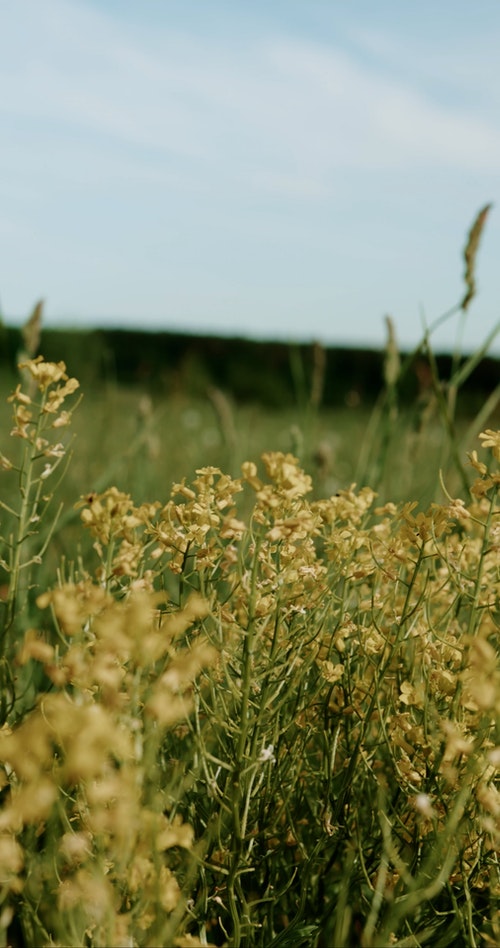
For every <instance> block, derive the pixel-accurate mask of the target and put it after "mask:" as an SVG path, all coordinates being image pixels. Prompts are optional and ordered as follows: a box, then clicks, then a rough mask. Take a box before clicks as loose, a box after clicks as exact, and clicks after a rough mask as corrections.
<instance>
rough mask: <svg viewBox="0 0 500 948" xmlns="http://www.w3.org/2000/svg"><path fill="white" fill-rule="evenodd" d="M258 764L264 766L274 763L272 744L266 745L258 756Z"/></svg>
mask: <svg viewBox="0 0 500 948" xmlns="http://www.w3.org/2000/svg"><path fill="white" fill-rule="evenodd" d="M257 759H258V761H259V764H265V763H268V762H271V763H273V764H274V763H275V761H276V757H275V756H274V744H268V746H267V747H263V748H262V750H261V752H260V754H259V756H258V758H257Z"/></svg>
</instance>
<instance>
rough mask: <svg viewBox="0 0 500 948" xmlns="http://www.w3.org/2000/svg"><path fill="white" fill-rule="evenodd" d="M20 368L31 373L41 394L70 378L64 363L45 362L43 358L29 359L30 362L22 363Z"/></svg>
mask: <svg viewBox="0 0 500 948" xmlns="http://www.w3.org/2000/svg"><path fill="white" fill-rule="evenodd" d="M19 368H20V369H26V370H27V371H28V372H29V374H30V375H31V377H32V379H34V380H35V382H36V383H37V385H38V388H39V389H40V391H41V392H44V391H45V389H46V388H48V386H49V385H53V384H54V382H60V381H61V380H66V379H67V377H68V376H67V375H66V366H65V364H64V362H58V363H57V364H56V363H55V362H45V361H44V359H43V356H38V357H37V358H36V359H29V360H28V362H21V363H20V364H19Z"/></svg>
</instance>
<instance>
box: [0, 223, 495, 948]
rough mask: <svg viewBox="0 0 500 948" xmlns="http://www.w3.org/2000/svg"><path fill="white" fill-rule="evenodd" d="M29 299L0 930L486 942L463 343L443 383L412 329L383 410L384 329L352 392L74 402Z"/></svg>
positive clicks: (3, 711) (1, 554)
mask: <svg viewBox="0 0 500 948" xmlns="http://www.w3.org/2000/svg"><path fill="white" fill-rule="evenodd" d="M474 235H475V232H474V228H473V230H472V231H471V238H470V242H469V247H468V249H469V258H470V247H471V244H473V241H474V239H476V244H477V233H476V235H475V236H474ZM466 282H467V293H466V296H465V297H464V300H463V301H462V303H461V309H462V312H463V315H464V317H465V315H466V311H467V308H468V304H469V302H470V299H471V295H470V293H469V290H470V289H471V287H472V288H473V271H472V270H471V267H470V259H469V271H468V273H467V272H466ZM35 315H36V314H35ZM39 315H40V314H38V317H37V318H34V319H33V320H32V321H31V322H30V324H29V326H28V327H27V329H26V333H25V343H26V354H25V356H24V357H23V359H22V360H21V363H22V364H21V367H20V369H19V373H16V374H14V375H12V377H10V378H9V377H7V376H4V377H3V379H2V386H3V387H4V389H5V391H4V392H3V393H2V394H3V397H4V398H7V399H8V401H7V402H6V401H3V402H2V404H3V405H4V406H5V408H4V409H2V415H1V418H2V432H1V434H0V476H1V478H2V493H1V497H0V570H1V573H0V632H1V639H0V642H1V646H0V715H1V722H0V725H1V729H0V795H1V800H2V808H1V811H0V944H3V945H12V946H13V948H14V946H19V948H21V946H22V948H24V946H30V948H32V946H38V945H40V946H61V948H62V946H68V945H71V946H82V948H84V946H85V948H103V946H109V948H113V946H124V948H125V946H131V948H134V946H151V948H153V946H159V945H161V946H165V948H170V946H177V948H183V946H184V948H190V946H192V948H194V946H201V945H219V946H228V948H229V946H231V948H240V946H241V948H296V946H304V948H330V946H332V945H334V946H351V945H353V946H355V945H362V946H364V948H372V946H373V948H375V946H379V948H385V946H387V945H394V946H400V948H403V946H419V945H432V946H433V948H435V946H443V948H444V946H447V945H453V946H455V945H461V946H479V945H484V946H493V945H498V944H500V923H499V918H500V913H499V907H500V867H499V852H500V792H499V779H498V778H499V771H500V669H499V666H498V649H499V644H500V643H499V609H498V598H499V585H500V533H499V523H498V518H499V515H500V505H499V500H498V493H499V488H500V432H499V431H498V430H497V427H496V425H497V424H498V418H497V420H496V421H495V419H496V411H497V402H498V398H499V392H498V391H497V390H495V391H494V392H492V393H491V396H490V397H489V398H488V399H487V400H486V401H485V402H484V403H483V404H481V405H480V406H474V410H472V407H470V406H469V410H467V405H466V406H465V408H464V405H463V403H461V401H460V391H461V386H462V385H463V382H464V381H465V379H466V378H467V377H468V375H469V374H470V372H471V371H472V369H473V367H474V365H476V364H477V360H478V356H471V357H467V358H462V357H460V358H457V359H456V360H455V361H454V363H453V366H452V369H453V371H452V374H451V376H450V377H449V378H448V379H446V380H443V379H442V378H440V377H439V375H438V373H437V370H436V361H435V359H434V357H433V353H432V350H431V348H430V345H429V344H428V341H427V343H426V346H425V348H424V354H425V357H426V360H427V361H426V364H427V366H428V373H427V377H426V385H425V386H424V388H423V391H422V393H421V397H420V399H419V400H418V401H416V402H415V404H412V405H410V406H408V405H407V406H402V405H401V404H400V402H399V398H398V392H399V383H400V380H401V378H402V377H403V374H404V371H405V363H404V360H402V359H401V358H400V356H399V354H398V353H397V352H396V351H395V347H394V340H393V337H392V336H391V334H390V333H389V341H388V346H387V351H386V354H385V361H384V379H383V385H382V389H381V394H380V397H379V399H378V401H377V403H376V404H373V405H367V404H359V403H357V401H356V399H355V398H351V399H350V400H348V402H347V403H343V404H339V406H338V407H337V408H336V409H328V410H326V409H322V407H321V398H320V396H319V394H318V392H319V390H320V386H319V385H318V378H316V384H315V385H314V384H313V385H312V387H311V389H310V393H309V395H308V396H307V397H305V398H304V397H303V398H301V399H300V400H298V401H297V404H295V405H291V406H290V407H289V408H287V409H280V410H274V411H273V410H270V409H263V408H262V407H261V406H259V405H258V404H254V405H249V404H244V405H242V404H238V403H236V402H234V401H233V400H232V399H231V397H230V396H229V395H228V393H227V392H224V391H222V390H219V389H214V388H212V389H210V391H209V392H208V393H207V396H206V397H205V398H196V397H193V396H192V395H190V394H188V393H187V392H182V391H179V392H177V393H176V394H175V395H172V396H171V397H169V398H164V397H161V396H158V395H155V394H154V393H151V392H149V391H147V390H145V389H144V390H140V389H138V388H137V387H135V388H127V387H120V386H116V385H108V386H106V387H97V386H93V387H92V388H91V389H90V390H88V391H84V392H83V398H82V399H81V401H80V395H81V390H80V386H79V384H78V381H77V379H76V378H74V374H75V372H74V370H73V368H72V367H71V366H68V367H67V368H66V366H65V365H64V364H63V363H61V362H58V361H56V362H51V361H45V360H44V359H43V358H42V357H37V356H36V352H37V349H38V343H39V340H38V330H39V325H38V323H39ZM389 328H390V327H389ZM313 382H314V379H313Z"/></svg>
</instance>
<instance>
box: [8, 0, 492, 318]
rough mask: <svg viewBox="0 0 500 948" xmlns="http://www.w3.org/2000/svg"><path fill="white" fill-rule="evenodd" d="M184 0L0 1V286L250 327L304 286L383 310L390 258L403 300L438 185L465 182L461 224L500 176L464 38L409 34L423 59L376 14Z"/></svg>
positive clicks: (451, 190)
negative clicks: (455, 46)
mask: <svg viewBox="0 0 500 948" xmlns="http://www.w3.org/2000/svg"><path fill="white" fill-rule="evenodd" d="M190 2H192V3H193V7H196V6H197V4H196V2H195V0H172V2H171V3H170V2H169V4H135V3H133V2H131V3H128V2H124V3H123V5H122V4H121V3H114V4H109V5H108V4H102V3H99V2H98V0H96V2H94V3H90V2H89V0H44V2H43V3H41V2H40V0H16V2H15V3H11V4H0V33H1V35H2V58H1V59H0V86H1V88H2V90H4V95H3V96H2V97H1V98H0V123H1V125H2V149H0V195H1V198H2V203H3V217H2V225H1V227H0V237H1V238H2V246H1V247H0V254H1V255H2V259H3V261H4V273H2V274H0V280H1V281H2V294H3V295H4V296H5V293H9V292H11V294H12V298H13V299H21V298H22V306H23V307H24V306H25V303H24V300H25V298H26V297H27V298H28V300H29V298H30V295H31V294H32V293H33V294H36V295H38V294H39V293H40V292H47V293H48V295H49V296H50V299H51V300H52V301H54V307H55V308H56V309H57V310H58V311H59V312H64V311H65V310H66V311H67V305H68V300H73V299H74V292H75V287H76V288H77V291H78V293H81V299H80V302H79V306H80V307H81V310H82V311H85V310H86V309H87V310H88V311H89V312H90V311H93V312H96V311H99V310H100V311H101V312H104V311H106V312H108V313H111V312H114V313H122V314H125V315H126V314H133V313H138V312H140V311H141V307H142V306H144V307H146V308H148V311H149V312H150V313H152V314H159V313H161V312H165V311H175V312H179V313H184V314H188V315H189V316H190V318H191V317H192V319H194V318H195V316H196V317H197V318H198V315H199V314H202V313H205V316H206V318H207V319H209V320H212V323H213V324H215V321H216V319H218V320H219V325H220V324H221V321H223V320H225V321H227V323H228V324H230V322H231V320H232V319H234V318H236V313H237V312H241V313H245V314H246V317H245V318H247V319H249V318H250V317H249V314H250V313H251V312H254V313H255V312H257V311H258V312H259V317H258V319H259V320H260V322H259V323H258V327H259V331H265V330H267V331H268V332H270V331H271V328H270V327H271V326H272V325H277V323H270V319H269V313H270V312H272V314H273V319H275V320H278V319H279V318H281V319H282V320H283V322H285V323H286V322H287V320H288V318H289V314H291V316H292V317H293V318H294V319H295V318H297V319H298V318H299V315H298V314H299V312H300V311H304V309H306V308H307V307H308V305H309V304H308V301H309V300H310V302H311V306H312V307H315V308H316V310H317V311H318V312H319V311H323V312H324V313H331V312H332V311H333V310H335V311H340V310H341V309H342V307H344V306H347V305H348V301H349V300H350V301H351V303H350V304H349V305H352V307H353V308H356V311H357V312H359V311H361V309H362V308H363V306H364V308H365V309H366V310H368V309H369V308H375V309H376V310H377V311H378V307H379V306H380V307H382V306H385V305H386V302H389V305H390V300H389V301H386V298H385V296H384V298H383V299H382V296H383V293H384V281H385V278H386V277H385V274H388V275H389V278H390V279H391V280H392V279H394V278H395V276H394V271H395V269H396V268H398V271H399V272H400V275H401V274H402V273H403V271H404V277H403V276H401V282H402V281H403V279H404V281H405V285H404V287H401V285H400V290H399V293H400V295H399V297H398V300H400V299H401V300H404V299H405V298H406V295H405V294H407V293H408V292H412V293H416V292H417V290H413V287H414V286H418V287H420V281H421V279H422V272H424V271H425V278H426V279H427V275H428V274H433V273H435V271H436V269H437V267H434V270H433V269H432V266H430V265H429V261H428V260H427V258H426V257H425V254H432V249H429V248H430V247H431V244H430V243H429V242H428V240H427V237H426V238H425V241H424V238H423V237H421V236H420V234H421V233H423V232H424V231H425V233H427V232H428V228H429V226H431V224H432V215H433V214H434V210H433V208H434V206H435V203H436V202H435V197H436V194H438V196H439V201H440V202H442V204H443V205H445V204H446V203H447V205H448V209H451V210H450V213H451V214H452V216H453V214H454V213H455V204H456V193H457V188H458V186H459V185H458V184H457V182H460V186H461V185H462V183H463V182H466V183H468V187H469V192H468V194H467V195H466V197H465V198H464V199H463V200H464V201H465V200H467V201H470V205H467V208H466V213H464V212H462V210H460V215H459V220H460V222H462V220H465V221H467V219H468V216H469V215H470V216H472V213H473V212H474V211H475V210H476V209H477V206H479V203H480V202H484V201H486V200H490V199H493V200H494V199H495V197H496V195H495V193H492V191H494V188H492V184H495V182H496V183H497V184H498V183H499V182H500V178H499V170H498V169H499V168H500V124H499V122H498V111H497V102H496V98H495V96H496V95H497V93H495V92H494V90H493V91H492V92H491V94H490V93H489V92H484V91H483V93H482V94H480V93H479V92H478V91H477V89H478V88H479V86H480V83H479V81H478V80H477V76H476V86H474V82H473V81H472V77H473V71H474V64H475V65H476V68H479V66H480V59H479V58H478V57H480V45H479V41H478V40H477V39H476V40H475V45H474V46H471V47H470V49H469V59H467V58H464V54H463V49H462V48H461V50H460V53H461V56H460V57H459V58H460V61H458V60H457V59H456V58H453V54H452V53H451V52H450V51H449V50H448V51H441V50H440V49H439V43H438V42H436V43H433V42H431V41H430V40H429V42H427V43H426V45H425V59H422V46H421V41H420V40H419V41H417V40H415V41H414V40H413V38H412V37H411V36H409V35H408V34H406V35H405V36H404V39H405V43H404V44H403V42H402V34H401V33H400V32H398V31H395V30H392V28H391V29H389V28H387V27H386V25H385V26H384V29H383V31H381V30H380V29H379V28H377V29H378V32H377V29H376V28H375V26H374V24H376V22H377V21H378V17H372V18H371V19H370V17H369V16H368V17H367V18H366V23H365V24H364V25H363V28H360V27H359V26H358V25H357V23H356V18H355V17H354V15H353V17H352V19H351V20H349V17H348V12H346V11H348V9H349V7H347V5H342V6H343V17H342V18H341V19H342V24H341V26H338V27H336V28H335V29H332V22H333V20H334V19H335V17H334V15H333V14H332V12H331V9H332V7H333V6H334V5H333V4H332V5H330V4H322V3H320V4H314V9H315V15H316V14H318V15H317V17H316V20H315V22H316V24H318V23H320V20H321V16H320V15H319V14H320V13H321V15H322V16H323V19H324V20H325V22H326V20H327V19H328V17H329V22H330V28H329V29H324V30H321V29H319V28H317V29H310V30H301V29H297V28H296V24H295V21H294V18H293V17H290V18H288V16H287V15H284V14H283V11H286V9H287V5H286V3H281V4H278V6H279V9H280V11H281V12H280V15H279V16H278V15H274V16H273V15H272V11H273V10H274V9H275V8H274V5H270V4H268V3H267V2H266V0H255V2H254V3H253V4H252V6H251V15H252V18H253V20H252V23H253V26H254V28H252V29H251V30H248V31H247V30H245V29H243V28H242V26H241V23H239V21H238V16H239V15H242V14H241V11H242V9H243V8H244V9H245V11H246V16H249V14H248V9H249V5H243V4H242V5H241V6H240V5H236V4H235V5H231V16H230V17H228V18H227V21H226V19H225V18H224V17H223V16H222V15H221V16H220V18H219V20H218V23H219V26H220V24H221V23H222V22H223V21H224V29H220V28H218V27H217V26H214V25H213V23H212V21H211V19H210V17H205V19H204V20H203V26H202V27H201V26H199V24H198V23H197V20H196V18H193V24H190V22H189V17H188V16H186V15H184V16H176V11H177V12H178V11H179V10H181V9H182V10H185V9H186V5H189V4H190ZM311 2H312V0H311ZM394 3H397V0H394ZM213 4H214V7H216V8H217V9H219V12H220V10H221V9H222V8H221V7H220V6H219V2H218V0H213ZM339 6H340V5H339ZM365 6H366V5H365ZM383 6H387V4H383ZM398 6H399V5H398ZM430 6H432V4H430V5H429V7H430ZM167 7H168V11H169V12H168V15H167V14H166V13H165V10H166V8H167ZM307 9H308V10H309V9H310V7H307ZM405 9H406V8H405ZM325 10H326V11H327V13H325ZM130 11H132V14H133V15H132V14H131V13H130ZM318 11H319V12H318ZM282 14H283V15H282ZM302 16H305V14H304V13H302ZM499 20H500V18H499ZM335 22H336V21H335ZM398 29H399V28H398ZM419 43H420V46H419ZM493 45H494V44H490V46H489V47H488V50H489V52H488V57H489V58H487V61H488V63H489V69H490V73H491V75H490V79H489V81H488V84H489V85H492V86H495V84H496V85H497V86H498V87H499V88H500V66H498V65H497V64H496V59H495V58H492V53H491V50H492V49H493ZM440 54H442V55H443V57H445V58H446V57H448V60H449V62H448V67H447V68H446V69H444V67H443V70H441V71H440V60H439V56H440ZM471 57H473V58H471ZM464 63H465V65H464ZM462 67H463V68H462ZM436 77H440V81H437V79H436ZM468 77H469V78H470V80H471V81H470V83H469V86H470V90H476V91H475V92H474V93H473V91H471V92H470V94H469V93H467V94H466V93H465V92H464V89H465V88H466V87H467V88H468ZM474 94H475V96H476V99H474ZM479 102H480V107H479V105H478V106H477V107H476V106H475V103H479ZM471 182H472V184H471ZM484 182H486V183H484ZM443 184H444V185H446V187H447V188H448V190H447V194H446V195H444V196H443V195H442V193H441V191H442V188H443ZM485 187H487V188H488V192H487V193H484V190H483V189H484V188H485ZM419 189H420V190H419ZM476 194H477V195H478V196H477V197H476ZM476 201H477V202H478V203H477V205H476V203H475V202H476ZM420 206H422V207H425V208H426V210H425V211H422V212H421V213H422V215H423V216H422V219H420V216H419V215H420ZM441 214H442V212H441V211H440V212H439V215H441ZM425 215H426V219H425V220H424V219H423V217H425ZM410 217H411V220H410ZM7 222H10V225H9V226H7ZM453 226H454V227H455V226H456V220H454V222H453ZM464 226H465V225H464ZM493 226H494V224H492V227H493ZM419 228H421V230H420V231H419ZM396 229H397V234H398V237H397V238H395V236H394V235H395V233H396ZM2 235H3V236H2ZM454 240H455V236H454ZM424 244H425V253H422V254H421V252H420V251H421V248H422V247H424ZM453 246H455V244H454V245H453ZM416 248H417V249H418V253H416ZM412 255H413V259H416V260H417V263H416V264H415V265H414V270H413V271H412V270H411V266H410V263H409V262H408V261H410V260H411V259H412ZM25 260H29V267H26V266H25V265H24V261H25ZM426 260H427V265H426V263H425V261H426ZM433 260H435V254H434V257H433V258H432V259H431V264H432V262H433ZM6 261H10V262H9V263H8V264H6ZM16 261H17V262H16ZM453 265H455V264H453ZM361 267H362V268H363V273H364V283H363V285H362V284H361V283H360V281H359V271H360V268H361ZM370 268H371V269H370ZM415 268H416V269H415ZM28 270H29V273H28ZM193 273H196V280H194V279H193V277H192V274H193ZM256 273H258V279H256V276H255V275H256ZM82 274H83V275H84V276H83V277H82ZM411 279H413V284H411V287H412V289H411V291H410V290H409V289H408V287H409V286H410V280H411ZM429 279H431V277H429ZM433 279H434V277H433ZM30 281H31V282H30ZM195 283H196V285H195ZM333 283H335V286H334V287H333V288H331V287H332V284H333ZM4 285H5V286H6V288H7V289H6V291H5V290H4V288H3V287H4ZM228 286H230V287H232V289H229V290H228ZM9 287H10V288H11V289H10V290H9ZM32 287H35V289H34V290H32ZM45 287H46V288H47V289H45ZM418 291H419V290H418ZM423 292H424V293H425V292H426V287H425V286H424V287H423ZM370 293H371V297H370V299H369V301H368V298H369V295H370ZM21 294H22V297H21ZM363 300H365V301H366V302H365V303H363ZM378 300H380V301H381V302H380V303H379V302H377V301H378ZM99 301H100V302H99ZM412 305H414V306H415V307H416V301H415V296H414V295H413V296H412ZM12 309H17V310H18V311H19V310H20V309H21V306H20V305H18V304H15V303H14V304H13V306H12ZM279 313H281V317H279ZM254 318H255V325H257V317H254ZM329 318H330V317H329ZM200 319H201V316H200ZM198 322H199V319H198Z"/></svg>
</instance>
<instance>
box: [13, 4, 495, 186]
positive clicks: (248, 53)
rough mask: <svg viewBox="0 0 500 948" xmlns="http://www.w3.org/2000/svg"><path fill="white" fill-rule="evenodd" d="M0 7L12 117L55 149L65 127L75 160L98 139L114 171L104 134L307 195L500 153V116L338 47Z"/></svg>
mask: <svg viewBox="0 0 500 948" xmlns="http://www.w3.org/2000/svg"><path fill="white" fill-rule="evenodd" d="M20 7H24V8H26V11H27V13H28V11H29V16H28V15H27V16H26V18H25V20H24V22H25V34H24V35H25V48H26V51H27V58H26V60H25V61H19V59H18V58H17V57H16V55H15V53H14V48H15V43H14V44H13V46H12V44H10V43H9V42H8V31H9V28H10V29H11V30H14V31H15V28H16V27H17V26H18V21H19V19H20V17H19V8H20ZM16 10H17V19H16V15H15V11H16ZM1 16H2V18H3V19H4V21H5V20H7V23H6V24H5V22H4V30H3V32H4V37H5V35H6V34H5V26H7V44H6V46H7V56H4V57H3V62H2V65H1V66H0V69H1V71H2V73H3V79H2V84H3V87H4V88H8V89H9V95H8V97H7V98H6V99H4V101H3V103H2V105H1V111H2V112H3V114H4V117H8V115H9V113H10V115H11V116H15V118H16V122H20V121H21V122H22V121H23V120H25V121H26V122H29V121H35V122H37V123H38V130H37V135H38V136H39V138H40V141H41V142H42V143H43V141H44V139H45V140H48V141H50V139H51V137H52V138H53V140H54V141H55V142H56V143H57V147H58V148H59V147H60V145H61V141H60V139H61V135H64V137H65V139H66V147H63V148H62V153H61V154H64V163H66V161H67V158H68V151H69V152H70V153H71V152H72V153H73V163H74V162H75V161H76V160H77V156H78V154H79V150H80V148H81V147H82V138H83V144H84V147H83V153H84V154H85V153H87V156H88V152H89V150H90V149H91V148H92V143H91V139H92V136H93V137H94V145H93V147H94V148H95V149H96V150H98V149H101V148H104V153H103V156H102V160H103V173H104V175H105V176H106V177H107V175H106V145H107V144H109V145H114V146H116V147H119V146H120V145H122V146H127V147H128V148H135V149H137V150H140V151H141V152H142V155H141V160H143V161H144V160H146V162H147V163H148V164H151V165H154V163H155V158H156V159H165V158H171V159H173V160H177V161H182V160H184V161H186V163H187V164H186V167H185V168H184V170H183V177H186V180H188V179H189V178H193V177H194V178H197V177H198V178H199V176H200V175H203V173H207V174H208V177H209V181H210V183H211V182H212V180H213V179H212V178H211V176H213V175H216V176H220V178H224V179H225V180H226V181H228V182H230V181H231V180H240V181H241V180H242V179H244V180H247V181H248V182H249V183H251V184H252V186H253V187H255V188H256V189H259V188H260V189H263V190H264V191H266V190H270V191H276V193H277V194H279V193H287V194H291V193H293V192H295V193H296V194H297V195H300V194H301V193H304V192H305V193H307V194H309V195H310V196H311V197H313V196H314V194H317V196H318V197H322V196H323V195H324V194H325V192H329V191H330V190H331V188H332V187H333V185H334V178H335V174H336V172H338V171H339V170H342V171H343V170H345V169H348V170H350V171H352V170H356V169H365V168H369V169H370V170H371V171H373V170H374V169H376V168H380V169H394V168H401V167H405V168H406V169H408V168H411V167H425V166H431V165H432V166H436V164H437V165H440V166H442V167H449V168H451V169H461V170H467V171H476V172H481V171H485V170H494V169H496V168H497V167H498V164H499V161H500V130H499V129H498V127H494V126H493V125H492V123H488V121H486V120H485V119H481V118H477V117H476V116H475V115H474V113H473V112H472V111H467V110H464V109H460V108H458V107H451V106H445V105H443V104H442V103H438V102H435V101H433V100H432V97H431V96H430V95H425V94H424V93H422V92H420V91H418V90H417V89H415V87H414V84H413V83H412V82H411V79H408V78H405V77H404V76H402V77H401V79H400V81H399V82H398V83H395V82H394V81H389V80H388V79H387V78H385V77H384V76H383V73H382V74H381V71H380V70H379V69H377V64H376V60H375V61H374V60H373V59H372V61H371V62H370V63H369V64H367V63H366V62H363V61H362V60H361V59H358V60H357V59H356V57H355V55H354V54H351V55H347V54H346V53H345V52H342V51H341V50H340V49H338V48H335V47H332V46H331V45H326V44H322V43H319V42H316V43H313V42H311V41H307V42H306V41H301V40H297V39H292V38H290V37H287V36H286V35H285V36H281V37H279V36H270V37H269V38H266V39H263V40H260V41H258V40H256V39H255V38H252V39H251V40H249V43H248V45H247V47H246V48H245V49H244V50H243V51H242V50H241V47H240V48H239V49H238V51H237V53H234V52H232V51H231V47H230V45H229V44H225V45H223V44H221V43H220V41H218V39H217V37H214V36H209V37H206V38H205V39H204V40H203V42H200V39H199V38H198V37H196V36H191V37H190V36H189V35H187V34H185V33H179V32H176V31H175V30H169V29H165V28H164V27H163V29H164V37H163V39H164V45H163V50H164V52H163V55H161V56H160V55H159V53H158V52H156V53H153V54H151V51H148V49H147V48H145V46H144V34H142V35H141V37H140V38H135V37H134V36H133V34H132V33H131V31H130V30H127V28H126V24H124V23H120V22H119V21H116V20H114V19H113V18H112V17H111V16H110V15H104V14H103V13H101V12H100V11H96V10H95V9H91V8H89V7H85V6H83V5H81V4H78V3H74V2H69V0H66V2H65V0H45V2H44V4H40V3H38V2H32V0H18V3H17V4H15V5H12V7H10V8H6V7H4V8H3V13H2V14H1ZM23 19H24V18H23ZM153 28H154V27H153V24H151V29H153ZM155 46H156V48H158V37H156V42H155ZM9 47H11V48H12V54H11V56H10V57H9V55H8V49H9ZM43 123H45V128H44V127H43ZM5 144H6V147H7V149H8V148H9V147H11V146H9V142H8V141H7V142H6V143H5ZM12 147H15V144H13V146H12ZM42 147H43V145H42ZM54 151H55V150H54ZM148 151H149V154H148ZM139 153H140V152H139V151H138V152H137V154H139ZM53 158H54V162H55V163H56V164H61V163H62V162H57V155H56V154H54V156H53ZM99 160H101V157H100V156H99ZM124 160H125V161H126V162H130V161H131V157H130V154H129V155H128V157H127V158H126V159H124ZM82 164H83V162H82ZM190 165H191V167H190Z"/></svg>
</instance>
